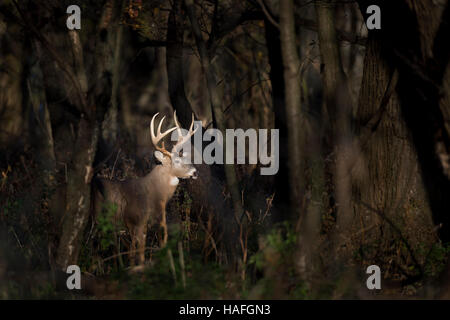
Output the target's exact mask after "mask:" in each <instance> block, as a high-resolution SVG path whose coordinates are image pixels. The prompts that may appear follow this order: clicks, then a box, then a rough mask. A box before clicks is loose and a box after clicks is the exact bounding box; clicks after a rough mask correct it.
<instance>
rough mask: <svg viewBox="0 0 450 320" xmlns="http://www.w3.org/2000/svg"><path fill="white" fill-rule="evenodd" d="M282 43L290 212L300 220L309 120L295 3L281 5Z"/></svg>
mask: <svg viewBox="0 0 450 320" xmlns="http://www.w3.org/2000/svg"><path fill="white" fill-rule="evenodd" d="M280 43H281V53H282V59H283V68H284V86H285V101H286V106H285V108H286V126H287V131H288V137H287V138H288V139H287V144H288V150H287V152H288V167H289V181H290V183H289V184H290V210H291V214H292V216H293V217H296V218H300V217H301V216H302V214H303V212H304V200H305V199H304V196H305V178H304V169H305V168H304V158H305V154H304V132H302V131H301V130H300V128H302V129H304V128H305V124H306V123H305V118H304V116H303V115H302V109H301V100H300V93H301V90H300V72H299V67H300V61H299V57H298V51H297V47H296V35H295V22H294V6H293V1H292V0H282V1H281V2H280Z"/></svg>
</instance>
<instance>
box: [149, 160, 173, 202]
mask: <svg viewBox="0 0 450 320" xmlns="http://www.w3.org/2000/svg"><path fill="white" fill-rule="evenodd" d="M144 181H145V182H144V183H145V184H146V185H147V186H149V187H150V188H153V190H155V191H157V192H158V193H160V194H161V195H163V197H164V198H166V199H167V200H168V199H170V198H171V197H172V195H173V193H174V192H175V189H176V188H177V186H178V183H179V179H178V178H177V177H176V176H174V175H172V173H171V168H170V167H166V166H163V165H157V166H156V167H155V168H154V169H153V170H152V171H151V172H150V173H149V174H147V175H146V176H145V177H144Z"/></svg>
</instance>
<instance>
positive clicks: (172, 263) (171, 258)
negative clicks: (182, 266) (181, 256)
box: [167, 249, 177, 284]
mask: <svg viewBox="0 0 450 320" xmlns="http://www.w3.org/2000/svg"><path fill="white" fill-rule="evenodd" d="M167 256H168V257H169V266H170V271H171V272H172V276H173V281H175V284H177V272H176V270H175V262H174V260H173V254H172V250H171V249H168V250H167Z"/></svg>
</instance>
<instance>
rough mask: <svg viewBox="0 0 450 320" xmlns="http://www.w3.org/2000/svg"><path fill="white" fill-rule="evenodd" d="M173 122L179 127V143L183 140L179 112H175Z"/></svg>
mask: <svg viewBox="0 0 450 320" xmlns="http://www.w3.org/2000/svg"><path fill="white" fill-rule="evenodd" d="M173 120H174V121H175V125H176V126H177V132H178V141H180V139H182V138H183V133H182V132H181V126H180V123H179V122H178V119H177V111H176V110H175V111H174V112H173Z"/></svg>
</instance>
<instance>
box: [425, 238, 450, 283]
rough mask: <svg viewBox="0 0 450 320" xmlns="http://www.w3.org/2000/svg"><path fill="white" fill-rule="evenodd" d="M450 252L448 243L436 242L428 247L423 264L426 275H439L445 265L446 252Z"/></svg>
mask: <svg viewBox="0 0 450 320" xmlns="http://www.w3.org/2000/svg"><path fill="white" fill-rule="evenodd" d="M449 253H450V244H449V243H446V244H442V243H436V244H433V246H432V247H431V249H430V252H429V253H428V256H427V260H426V263H425V266H424V273H425V275H426V276H429V277H435V276H437V275H439V274H440V273H441V272H442V271H443V270H444V267H445V263H446V261H447V257H448V254H449Z"/></svg>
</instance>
